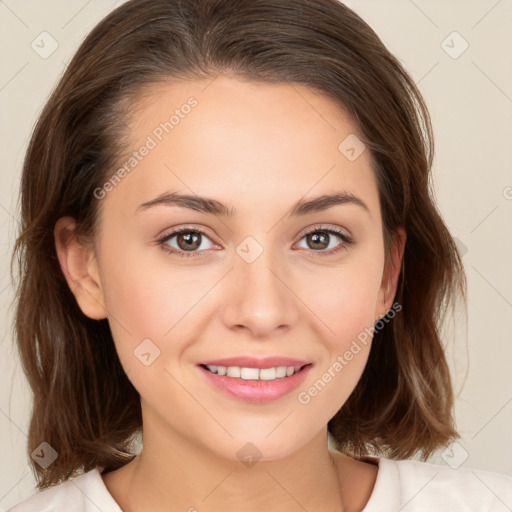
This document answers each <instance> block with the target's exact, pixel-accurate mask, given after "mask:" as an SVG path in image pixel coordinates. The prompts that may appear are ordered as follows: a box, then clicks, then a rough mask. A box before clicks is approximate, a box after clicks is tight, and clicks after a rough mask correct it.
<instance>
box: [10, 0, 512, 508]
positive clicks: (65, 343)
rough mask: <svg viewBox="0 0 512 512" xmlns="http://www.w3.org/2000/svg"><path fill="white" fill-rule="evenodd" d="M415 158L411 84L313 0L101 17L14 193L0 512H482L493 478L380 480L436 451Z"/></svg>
mask: <svg viewBox="0 0 512 512" xmlns="http://www.w3.org/2000/svg"><path fill="white" fill-rule="evenodd" d="M432 157H433V142H432V132H431V126H430V121H429V116H428V112H427V109H426V107H425V105H424V102H423V99H422V98H421V95H420V93H419V92H418V90H417V89H416V87H415V85H414V83H413V81H412V80H411V79H410V77H409V76H408V74H407V73H406V72H405V70H404V69H403V68H402V67H401V65H400V64H399V63H398V61H397V60H396V58H394V57H393V56H392V55H391V54H390V53H389V51H388V50H387V49H386V48H385V47H384V45H383V44H382V43H381V41H380V40H379V38H378V37H377V35H376V34H375V33H374V32H373V31H372V30H371V28H370V27H369V26H368V25H367V24H366V23H365V22H364V21H362V20H361V19H360V18H359V17H358V16H357V15H356V14H355V13H353V12H352V11H351V10H350V9H348V8H347V7H346V6H344V5H343V4H341V3H339V2H337V1H336V0H292V1H287V2H278V1H269V0H250V1H249V0H237V1H227V0H206V1H204V0H203V1H199V0H182V1H178V0H156V1H151V2H149V1H147V0H131V1H129V2H127V3H126V4H124V5H122V6H120V7H119V8H118V9H116V10H115V11H114V12H112V13H111V14H110V15H109V16H107V17H106V18H105V19H104V20H103V21H102V22H101V23H100V24H99V25H98V26H97V27H96V28H95V29H94V30H93V31H92V32H91V34H90V35H89V36H88V37H87V39H86V40H85V41H84V42H83V44H82V46H81V47H80V49H79V50H78V52H77V54H76V55H75V57H74V58H73V60H72V62H71V63H70V65H69V66H68V69H67V70H66V73H65V74H64V76H63V77H62V79H61V80H60V82H59V84H58V86H57V88H56V90H55V91H54V93H53V94H52V96H51V98H50V99H49V101H48V103H47V105H46V107H45V109H44V111H43V112H42V114H41V117H40V119H39V122H38V124H37V127H36V129H35V131H34V134H33V137H32V139H31V143H30V146H29V149H28V152H27V156H26V161H25V165H24V170H23V179H22V217H23V219H22V224H23V226H22V233H21V235H20V237H19V239H18V241H17V246H16V251H17V255H18V258H19V261H20V263H22V265H21V267H20V268H21V269H22V275H21V276H20V285H19V303H18V310H17V317H16V330H17V342H18V346H19V350H20V356H21V359H22V363H23V365H24V368H25V370H26V374H27V376H28V379H29V382H30V384H31V387H32V390H33V393H34V410H33V412H32V419H31V424H30V432H29V441H28V450H29V453H30V454H32V453H36V456H37V457H36V458H34V457H32V460H31V462H32V465H33V468H34V470H35V472H36V474H37V476H38V479H39V485H38V487H39V489H40V490H41V491H42V492H40V493H39V494H37V495H35V496H33V497H31V498H29V499H28V500H26V501H25V502H23V503H22V504H20V505H17V506H15V507H14V508H13V509H12V510H13V511H15V512H21V511H25V510H40V509H41V508H43V507H50V508H51V509H52V510H70V509H72V510H88V509H89V508H90V507H91V503H92V504H93V505H94V506H95V507H97V508H99V509H101V510H103V511H119V510H124V511H132V512H138V511H142V510H152V511H160V510H166V511H169V510H171V511H174V510H189V511H192V510H199V511H216V510H230V509H233V508H235V507H236V509H237V510H251V511H257V510H280V511H283V510H290V511H291V510H301V509H302V510H308V511H310V512H313V511H331V510H332V511H355V510H357V511H361V510H364V511H365V512H372V511H377V510H379V511H381V510H404V507H407V508H405V510H426V509H432V510H440V509H441V508H442V507H443V508H445V509H457V507H458V508H459V509H462V508H464V507H465V508H464V509H465V510H479V511H480V510H484V509H485V510H501V509H500V508H499V507H502V505H503V503H504V502H505V503H506V502H507V500H508V501H509V502H510V501H511V500H512V497H511V496H510V492H511V491H510V488H511V487H512V486H510V484H511V483H512V478H510V477H508V476H506V475H500V474H496V473H489V472H479V474H480V475H481V476H482V475H483V476H482V478H485V479H486V480H485V481H486V482H487V483H489V482H491V483H492V485H491V486H490V487H491V488H492V492H490V491H489V489H488V488H486V487H484V486H480V487H477V485H476V484H475V482H478V480H477V478H478V477H477V474H476V472H475V471H473V470H470V469H468V468H464V469H463V468H459V469H458V470H453V469H452V468H451V467H448V466H437V465H433V464H429V463H426V462H420V461H411V460H405V459H407V458H410V457H412V456H413V455H415V454H416V453H419V454H421V457H422V459H423V460H426V459H427V458H428V456H429V455H430V454H431V453H433V451H434V450H437V449H439V448H442V447H444V446H448V445H449V444H450V443H451V442H452V441H453V440H454V439H456V438H458V437H460V436H459V435H458V433H457V431H456V429H455V426H454V422H453V416H452V409H453V391H452V388H451V381H450V375H449V371H448V367H447V363H446V359H445V356H444V352H443V346H442V343H441V339H440V335H439V333H440V326H441V321H442V317H443V314H444V312H445V309H446V305H447V304H453V300H454V299H455V298H456V297H457V295H458V296H461V297H463V298H465V277H464V273H463V267H462V264H461V259H460V255H459V253H458V251H457V248H456V246H455V244H454V242H453V240H452V238H451V236H450V233H449V232H448V230H447V228H446V226H445V224H444V222H443V220H442V219H441V217H440V215H439V213H438V211H437V210H436V208H435V205H434V200H433V198H432V197H431V195H430V192H429V177H430V174H429V172H430V167H431V162H432ZM139 434H142V438H143V445H142V449H141V450H140V452H139V453H137V454H135V453H134V450H133V446H132V443H133V441H134V440H136V436H137V435H139ZM328 435H329V436H330V440H331V445H333V446H329V444H328ZM80 472H83V473H84V474H81V475H80ZM55 484H58V485H55Z"/></svg>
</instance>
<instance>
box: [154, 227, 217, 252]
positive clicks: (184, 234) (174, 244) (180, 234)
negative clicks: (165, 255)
mask: <svg viewBox="0 0 512 512" xmlns="http://www.w3.org/2000/svg"><path fill="white" fill-rule="evenodd" d="M174 239H176V240H175V241H174ZM205 240H210V238H209V237H208V236H207V235H206V233H203V232H202V231H201V230H198V229H181V230H178V231H173V232H172V233H169V234H167V235H164V236H163V237H162V238H160V239H159V240H158V244H159V245H161V246H162V247H163V248H164V249H165V250H166V251H168V252H170V253H171V254H176V255H177V256H184V257H193V256H199V255H201V253H202V252H205V250H206V249H210V248H211V247H208V246H206V247H204V241H205ZM210 243H212V242H211V241H210ZM212 245H213V243H212ZM199 249H201V250H199ZM186 253H189V254H186Z"/></svg>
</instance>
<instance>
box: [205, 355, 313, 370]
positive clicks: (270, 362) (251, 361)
mask: <svg viewBox="0 0 512 512" xmlns="http://www.w3.org/2000/svg"><path fill="white" fill-rule="evenodd" d="M309 362H310V361H302V360H300V359H293V358H291V357H279V356H274V357H264V358H262V359H258V358H256V357H249V356H242V357H228V358H227V359H215V360H214V361H213V360H212V361H202V362H201V363H199V364H204V365H210V366H212V365H213V366H238V367H240V368H277V367H279V366H304V365H306V364H308V363H309Z"/></svg>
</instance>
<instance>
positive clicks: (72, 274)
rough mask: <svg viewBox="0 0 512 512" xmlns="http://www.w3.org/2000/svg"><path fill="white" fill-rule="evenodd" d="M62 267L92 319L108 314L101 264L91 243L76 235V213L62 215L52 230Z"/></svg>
mask: <svg viewBox="0 0 512 512" xmlns="http://www.w3.org/2000/svg"><path fill="white" fill-rule="evenodd" d="M53 235H54V239H55V247H56V250H57V257H58V258H59V263H60V268H61V270H62V273H63V274H64V277H65V278H66V281H67V283H68V286H69V288H70V290H71V292H72V293H73V295H74V296H75V299H76V301H77V303H78V305H79V307H80V309H81V310H82V312H83V313H84V315H86V316H88V317H89V318H92V319H93V320H101V319H103V318H106V317H107V309H106V306H105V299H104V296H103V290H102V288H101V282H100V279H99V273H98V265H97V260H96V256H95V254H94V250H93V247H92V246H91V244H86V243H84V242H81V241H80V240H79V239H78V237H77V235H76V221H75V219H74V218H73V217H61V218H60V219H59V220H58V221H57V222H56V223H55V228H54V231H53Z"/></svg>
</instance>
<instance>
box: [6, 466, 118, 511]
mask: <svg viewBox="0 0 512 512" xmlns="http://www.w3.org/2000/svg"><path fill="white" fill-rule="evenodd" d="M98 510H102V512H121V509H120V508H119V506H118V505H117V503H116V502H115V501H114V498H113V497H112V496H111V495H110V494H109V492H108V490H107V488H106V487H105V485H104V483H103V480H102V478H101V473H100V470H99V469H98V468H96V469H94V470H92V471H89V472H87V473H84V474H82V475H80V476H77V477H75V478H70V479H68V480H66V481H65V482H63V483H61V484H58V485H55V486H53V487H49V488H47V489H44V490H42V491H39V492H37V493H36V494H33V495H32V496H30V497H28V498H27V499H25V500H24V501H22V502H21V503H18V504H17V505H15V506H14V507H12V508H10V509H9V510H8V511H7V512H36V511H37V512H69V511H73V512H92V511H94V512H97V511H98Z"/></svg>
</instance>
